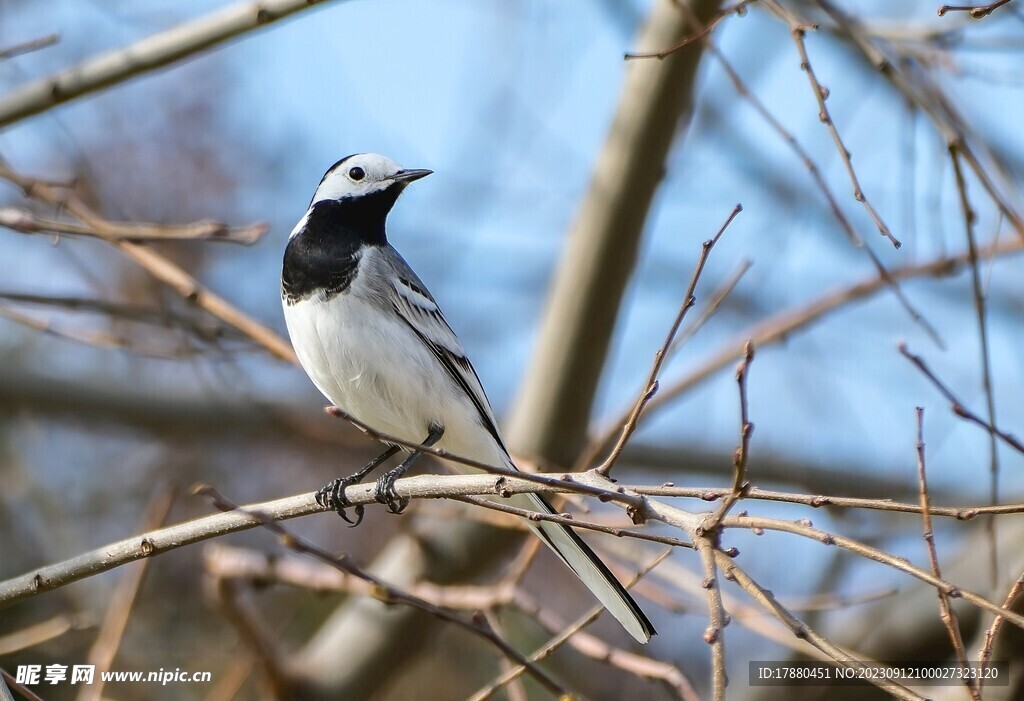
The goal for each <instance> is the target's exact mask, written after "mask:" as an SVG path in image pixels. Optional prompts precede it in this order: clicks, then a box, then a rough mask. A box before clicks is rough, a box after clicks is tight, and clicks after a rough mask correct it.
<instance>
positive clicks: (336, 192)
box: [313, 153, 429, 203]
mask: <svg viewBox="0 0 1024 701" xmlns="http://www.w3.org/2000/svg"><path fill="white" fill-rule="evenodd" d="M428 172H429V171H407V170H405V169H403V168H402V166H400V165H398V164H397V163H395V162H394V161H393V160H391V159H390V158H387V157H386V156H381V155H378V154H376V153H359V154H356V155H354V156H349V157H348V158H346V159H344V160H342V161H339V162H338V163H336V164H334V166H333V167H332V168H331V169H330V170H329V171H327V173H326V174H325V175H324V177H323V180H321V181H320V186H319V187H317V189H316V194H314V195H313V202H314V203H315V202H320V201H321V200H340V199H342V198H345V197H362V196H364V195H369V194H371V193H374V192H378V191H380V190H385V189H387V188H388V187H390V186H392V185H394V184H395V183H396V182H402V183H407V182H410V181H411V180H414V179H415V177H407V176H408V175H412V174H419V173H422V174H423V175H426V174H427V173H428ZM419 177H422V175H420V176H419Z"/></svg>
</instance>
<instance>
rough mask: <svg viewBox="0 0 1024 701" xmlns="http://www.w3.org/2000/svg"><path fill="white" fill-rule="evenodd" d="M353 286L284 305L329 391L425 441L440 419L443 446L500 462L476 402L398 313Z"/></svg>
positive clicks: (370, 417)
mask: <svg viewBox="0 0 1024 701" xmlns="http://www.w3.org/2000/svg"><path fill="white" fill-rule="evenodd" d="M389 312H390V310H386V312H385V310H382V309H379V308H378V307H377V306H376V303H374V302H372V301H368V300H365V299H361V298H360V297H358V296H357V294H356V293H354V292H352V291H350V292H348V293H345V294H341V295H338V296H336V297H333V298H331V299H329V300H326V301H325V300H322V299H319V298H317V297H312V298H310V299H307V300H305V301H302V302H298V303H297V304H294V305H285V307H284V315H285V321H286V323H287V326H288V333H289V335H290V336H291V339H292V344H293V345H294V346H295V352H296V355H298V358H299V362H300V363H301V364H302V367H303V369H304V370H305V371H306V374H308V375H309V377H310V379H311V380H312V381H313V384H315V385H316V386H317V389H319V390H320V391H321V392H322V393H323V395H324V396H325V397H327V398H328V399H329V400H330V401H331V402H332V403H333V404H334V405H336V406H339V407H341V408H342V409H344V410H345V411H346V412H348V413H350V414H352V415H353V416H355V417H356V418H358V419H359V420H360V421H363V422H364V423H366V424H367V425H369V426H370V427H372V428H374V429H375V430H377V431H380V432H382V433H385V434H389V435H393V436H396V437H398V438H401V439H403V440H406V441H409V442H414V443H419V442H421V441H423V440H424V439H425V438H426V437H427V434H428V432H429V430H430V428H429V427H430V426H431V424H439V425H442V426H443V427H444V429H445V433H444V437H443V438H442V440H441V441H440V442H439V444H438V447H440V448H445V449H447V450H450V451H451V452H453V453H455V454H458V455H463V456H466V457H470V458H474V459H477V460H481V461H485V462H490V463H492V464H502V463H503V462H504V456H503V453H502V451H501V449H500V448H499V447H498V446H497V444H496V443H495V442H494V440H493V438H492V437H491V435H490V434H489V433H488V432H487V430H486V429H484V428H483V426H482V425H481V424H480V421H479V419H478V413H477V409H476V407H475V406H474V405H473V404H472V403H471V401H470V400H469V399H468V398H467V397H465V395H464V394H463V392H462V390H461V389H460V388H459V387H457V386H456V384H455V383H454V382H452V381H451V380H450V379H449V377H448V375H447V374H446V373H445V372H444V371H443V369H442V367H441V365H440V363H439V362H438V361H437V359H436V358H435V357H434V356H433V354H432V353H431V351H430V349H429V348H427V347H426V346H425V345H423V343H422V342H421V341H420V340H419V338H417V337H416V335H415V334H414V333H413V332H412V330H411V329H409V327H408V326H407V325H406V324H405V322H404V321H402V320H401V319H400V318H399V317H398V316H397V315H395V314H392V313H389Z"/></svg>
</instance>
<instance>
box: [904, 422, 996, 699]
mask: <svg viewBox="0 0 1024 701" xmlns="http://www.w3.org/2000/svg"><path fill="white" fill-rule="evenodd" d="M917 480H918V484H919V486H920V488H921V521H922V522H923V524H924V544H925V547H926V549H927V550H928V561H929V562H930V563H931V566H932V572H933V573H934V574H935V576H936V577H938V578H939V579H942V568H940V567H939V555H938V553H937V552H936V550H935V531H934V530H933V529H932V515H931V510H930V509H931V498H930V497H929V495H928V478H927V476H926V473H925V460H924V409H923V408H922V407H917ZM935 591H936V593H937V594H938V596H939V618H941V619H942V624H943V625H944V626H945V627H946V632H948V633H949V639H950V641H951V642H952V643H953V652H955V653H956V659H957V662H959V663H960V666H961V667H962V668H964V669H967V667H968V662H967V652H966V650H965V648H964V639H963V636H962V635H961V634H960V621H959V620H958V618H957V615H956V611H954V610H953V609H952V608H951V607H950V605H949V596H948V595H947V594H946V592H945V591H943V589H942V588H941V587H939V588H936V590H935ZM963 682H964V685H965V686H966V687H967V691H968V693H970V695H971V698H972V699H974V701H981V693H980V691H979V689H978V687H977V686H976V685H975V684H974V683H973V682H972V681H971V678H970V677H969V676H964V678H963Z"/></svg>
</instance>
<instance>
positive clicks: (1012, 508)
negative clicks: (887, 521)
mask: <svg viewBox="0 0 1024 701" xmlns="http://www.w3.org/2000/svg"><path fill="white" fill-rule="evenodd" d="M624 489H626V490H627V491H630V492H636V493H637V494H641V495H643V496H652V497H680V498H690V499H702V500H704V501H717V500H718V499H724V498H725V497H727V496H729V494H731V493H732V489H731V488H728V487H724V488H723V487H676V486H674V485H672V484H666V485H661V486H660V487H648V486H644V485H629V486H626V487H624ZM743 496H744V498H745V499H759V500H763V501H777V502H783V503H788V504H803V505H804V506H810V507H813V508H815V509H820V508H822V507H837V508H842V509H870V510H873V511H889V512H894V513H905V514H920V513H921V505H920V504H909V503H904V502H898V501H893V500H892V499H865V498H863V497H842V496H834V495H826V494H797V493H793V492H777V491H773V490H770V489H761V488H759V487H750V488H748V489H747V490H746V491H745V492H744V495H743ZM1020 513H1024V503H1018V504H998V505H995V506H986V505H981V506H932V507H931V514H932V516H947V517H949V518H954V519H956V520H957V521H970V520H972V519H974V518H977V517H978V516H980V515H998V516H1001V515H1005V514H1020Z"/></svg>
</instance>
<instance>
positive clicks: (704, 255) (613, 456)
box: [596, 204, 743, 477]
mask: <svg viewBox="0 0 1024 701" xmlns="http://www.w3.org/2000/svg"><path fill="white" fill-rule="evenodd" d="M742 211H743V205H741V204H737V205H736V206H735V207H733V210H732V212H730V213H729V216H728V217H726V219H725V223H724V224H722V226H721V228H720V229H719V230H718V233H717V234H715V236H714V238H712V239H708V240H707V241H705V242H704V243H703V245H702V246H701V249H700V257H699V258H698V259H697V266H696V267H695V268H694V271H693V275H692V276H691V277H690V284H689V286H688V287H687V288H686V295H685V296H684V297H683V303H682V305H681V306H680V307H679V311H678V313H676V318H675V319H674V320H673V321H672V326H671V327H670V328H669V331H668V335H666V336H665V341H664V343H662V344H661V348H659V349H658V351H657V352H656V353H655V354H654V364H653V365H652V366H651V371H650V372H649V373H648V375H647V381H646V382H645V383H644V387H643V390H642V391H641V392H640V396H639V397H637V399H636V402H635V403H634V404H633V409H632V410H631V411H630V413H629V417H628V418H627V419H626V422H625V424H623V426H622V433H621V434H619V440H618V442H617V443H616V444H615V446H614V447H613V448H612V452H611V453H610V454H609V455H608V457H607V458H606V459H605V460H604V462H602V463H601V464H600V465H599V466H598V467H597V468H596V469H597V472H598V473H599V474H601V475H604V476H605V477H607V476H608V474H609V473H610V472H611V469H612V467H613V466H614V465H615V461H616V460H618V458H619V455H621V454H622V449H623V448H625V447H626V443H627V442H628V441H629V438H630V436H632V435H633V432H634V431H636V427H637V423H638V422H639V421H640V414H642V413H643V410H644V407H645V406H646V405H647V402H649V401H651V399H652V398H653V397H654V395H655V393H656V392H657V391H658V375H659V374H660V373H661V366H662V365H663V364H664V362H665V355H666V354H667V353H668V349H669V346H671V345H672V341H673V340H674V339H675V337H676V333H677V332H678V331H679V325H680V324H682V323H683V319H684V318H685V317H686V312H688V311H689V310H690V308H691V307H693V305H694V304H696V302H697V298H696V297H694V296H693V293H694V291H695V290H696V289H697V282H698V281H699V280H700V275H701V273H702V272H704V265H705V264H706V263H707V260H708V256H709V255H710V254H711V249H712V248H714V247H715V244H716V243H718V240H719V239H720V238H722V234H724V233H725V230H726V229H728V228H729V224H731V223H732V220H733V219H735V218H736V215H738V214H739V213H740V212H742Z"/></svg>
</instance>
